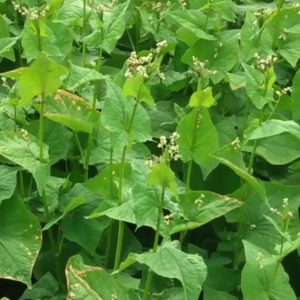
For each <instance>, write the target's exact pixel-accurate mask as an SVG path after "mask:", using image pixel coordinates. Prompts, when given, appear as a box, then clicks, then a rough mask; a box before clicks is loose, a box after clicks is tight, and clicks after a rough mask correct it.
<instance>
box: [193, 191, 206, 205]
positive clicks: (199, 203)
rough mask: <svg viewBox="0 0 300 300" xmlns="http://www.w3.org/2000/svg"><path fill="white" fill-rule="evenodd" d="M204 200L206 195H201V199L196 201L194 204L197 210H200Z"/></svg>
mask: <svg viewBox="0 0 300 300" xmlns="http://www.w3.org/2000/svg"><path fill="white" fill-rule="evenodd" d="M204 198H205V195H204V194H200V197H198V198H197V199H196V200H195V201H194V204H195V205H196V206H197V208H200V207H201V206H202V205H203V201H204Z"/></svg>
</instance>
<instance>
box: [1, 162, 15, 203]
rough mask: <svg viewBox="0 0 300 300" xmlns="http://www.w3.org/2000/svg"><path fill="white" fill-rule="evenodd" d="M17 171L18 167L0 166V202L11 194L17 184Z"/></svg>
mask: <svg viewBox="0 0 300 300" xmlns="http://www.w3.org/2000/svg"><path fill="white" fill-rule="evenodd" d="M17 172H18V168H12V167H8V166H4V165H2V166H0V178H1V181H0V191H1V194H0V204H1V203H2V201H3V200H5V199H9V198H10V197H11V196H12V195H13V193H14V191H15V188H16V185H17Z"/></svg>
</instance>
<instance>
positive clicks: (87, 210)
mask: <svg viewBox="0 0 300 300" xmlns="http://www.w3.org/2000/svg"><path fill="white" fill-rule="evenodd" d="M65 201H66V202H67V203H66V206H65V208H64V217H63V220H62V230H63V232H64V237H65V238H66V239H68V240H70V241H73V242H75V243H77V244H78V245H80V246H81V247H82V248H83V249H85V250H86V251H87V252H88V253H90V255H94V254H95V250H96V248H97V246H98V244H99V241H100V239H101V236H102V234H103V232H104V230H105V229H106V228H107V227H108V225H109V224H110V220H109V219H107V218H98V219H93V220H87V219H86V218H85V216H88V215H90V214H91V212H92V211H94V210H95V208H96V207H97V206H98V205H99V199H98V197H97V196H95V195H94V194H92V193H91V192H89V191H88V190H87V189H86V188H84V187H82V186H81V185H80V184H77V185H75V186H74V187H73V189H72V190H71V191H70V192H69V193H68V194H67V195H66V200H65Z"/></svg>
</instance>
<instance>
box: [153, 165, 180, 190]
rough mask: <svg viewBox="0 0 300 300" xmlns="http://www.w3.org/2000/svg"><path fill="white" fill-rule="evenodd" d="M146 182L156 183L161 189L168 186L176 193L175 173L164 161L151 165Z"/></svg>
mask: <svg viewBox="0 0 300 300" xmlns="http://www.w3.org/2000/svg"><path fill="white" fill-rule="evenodd" d="M148 183H149V185H158V186H160V187H162V188H163V189H166V188H168V189H170V191H171V192H172V193H174V194H176V182H175V174H174V173H173V171H172V170H171V169H170V167H168V166H167V164H166V163H165V162H161V163H159V164H157V165H156V166H154V167H153V169H152V170H151V172H150V174H149V177H148Z"/></svg>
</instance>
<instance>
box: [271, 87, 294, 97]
mask: <svg viewBox="0 0 300 300" xmlns="http://www.w3.org/2000/svg"><path fill="white" fill-rule="evenodd" d="M292 91H293V89H292V87H291V86H287V87H285V88H283V89H282V90H281V91H279V90H278V91H276V92H275V93H276V95H277V96H279V97H281V96H283V95H286V94H288V93H291V92H292Z"/></svg>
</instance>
